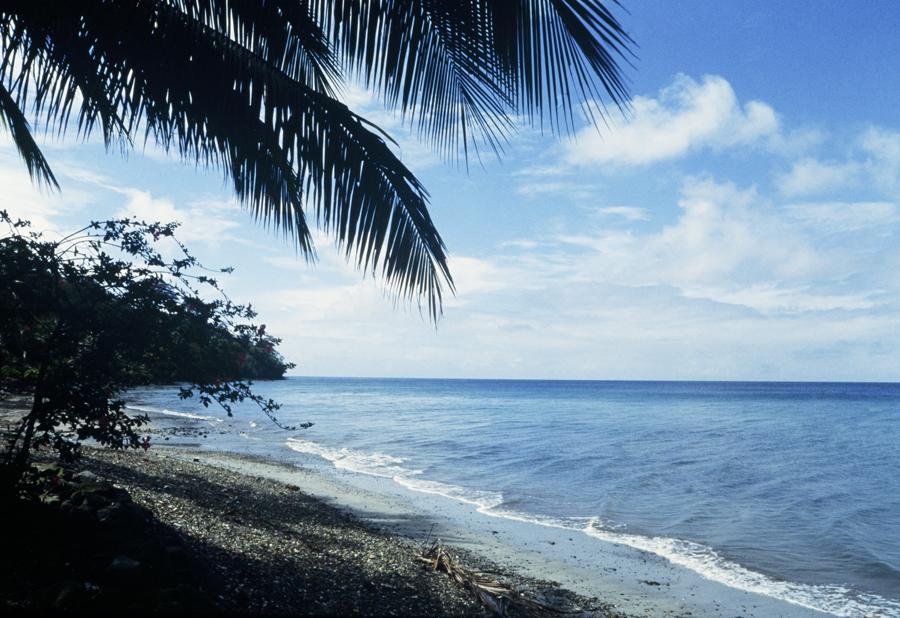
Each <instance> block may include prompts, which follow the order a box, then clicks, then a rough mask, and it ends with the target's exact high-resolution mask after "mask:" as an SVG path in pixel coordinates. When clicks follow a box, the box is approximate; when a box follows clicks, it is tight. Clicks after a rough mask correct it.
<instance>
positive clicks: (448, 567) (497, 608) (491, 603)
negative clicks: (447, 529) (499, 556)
mask: <svg viewBox="0 0 900 618" xmlns="http://www.w3.org/2000/svg"><path fill="white" fill-rule="evenodd" d="M419 560H421V561H422V562H424V563H425V564H426V565H428V566H429V567H431V569H432V570H434V571H444V572H445V573H447V574H448V575H449V576H450V577H451V578H452V579H453V581H455V582H456V583H457V584H460V585H461V586H463V587H464V588H467V589H468V590H471V591H472V593H473V594H474V595H475V596H476V597H477V598H478V599H479V600H480V601H481V602H482V603H483V604H484V605H486V606H487V607H488V608H490V609H491V610H492V611H493V612H494V613H496V614H497V615H498V616H507V615H509V614H508V612H509V610H510V609H511V608H515V609H517V610H519V612H520V613H521V614H524V615H525V616H533V617H535V618H539V617H545V616H560V615H562V614H567V613H569V612H566V611H563V610H559V609H556V608H554V607H550V606H549V605H545V604H544V603H541V602H540V601H536V600H534V599H531V598H529V597H527V596H525V595H524V594H522V593H521V592H519V591H518V590H516V589H514V588H512V587H511V586H508V585H506V584H503V583H501V582H498V581H497V580H495V579H491V578H490V577H488V576H486V575H484V574H483V573H479V572H477V571H470V570H469V569H466V568H464V567H462V566H460V565H459V563H457V562H456V560H454V559H453V556H451V555H450V552H448V551H447V548H445V547H444V546H443V545H441V544H440V543H437V542H435V543H433V544H432V545H431V547H430V548H428V549H427V550H425V551H424V552H422V555H421V556H420V557H419Z"/></svg>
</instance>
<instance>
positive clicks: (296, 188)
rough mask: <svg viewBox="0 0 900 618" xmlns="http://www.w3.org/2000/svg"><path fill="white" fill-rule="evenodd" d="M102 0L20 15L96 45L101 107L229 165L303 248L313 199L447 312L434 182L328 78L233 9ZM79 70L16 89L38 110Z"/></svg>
mask: <svg viewBox="0 0 900 618" xmlns="http://www.w3.org/2000/svg"><path fill="white" fill-rule="evenodd" d="M96 6H97V7H98V8H102V9H103V10H97V11H87V10H85V5H84V4H81V5H79V6H78V7H75V8H73V9H72V11H73V12H72V14H71V15H70V16H69V19H66V15H65V12H64V11H57V12H55V13H54V14H53V16H51V17H49V18H48V17H44V16H43V15H41V14H40V11H36V12H35V13H30V14H27V15H24V16H23V15H22V14H20V15H18V16H17V18H18V20H19V21H20V22H23V23H25V24H26V29H27V30H29V31H33V32H40V33H41V37H40V40H41V41H52V46H53V50H52V51H53V52H54V53H56V54H57V55H61V56H62V57H65V58H69V57H73V56H74V57H77V56H80V55H82V54H88V55H89V57H90V59H91V62H90V63H89V64H90V66H91V67H93V72H94V75H95V76H96V80H97V82H98V83H99V84H101V85H102V87H100V88H97V89H94V90H92V91H90V94H91V95H95V96H96V98H97V99H99V100H100V101H102V102H103V104H102V105H101V104H100V103H96V102H93V101H90V100H89V98H86V102H85V104H90V105H92V106H93V108H97V107H103V106H111V107H112V108H113V109H114V110H115V117H116V118H117V119H118V120H119V121H120V124H121V127H123V130H124V131H125V132H126V133H127V134H129V135H131V134H132V133H133V132H134V131H135V130H136V129H137V128H139V127H140V128H142V130H143V133H144V135H145V140H151V141H154V142H156V143H158V144H160V145H161V146H162V147H163V148H164V149H166V150H171V151H174V152H176V153H177V154H179V155H180V156H181V157H183V158H185V159H188V160H191V161H194V162H196V163H197V164H200V165H204V166H214V167H218V168H220V169H222V170H223V171H224V173H225V175H226V178H228V179H229V180H230V181H231V183H232V184H233V187H234V190H235V193H236V194H237V195H238V196H239V197H240V198H241V201H242V202H243V203H244V204H246V205H247V206H248V207H249V208H250V210H251V211H252V212H253V214H254V215H255V216H257V217H258V218H260V219H261V220H262V221H263V222H264V223H266V224H274V225H275V226H276V227H277V228H278V229H280V230H282V231H283V232H285V233H286V234H289V235H290V237H291V238H293V239H294V240H295V241H296V242H297V245H298V248H299V249H300V251H301V252H302V253H303V254H304V255H307V256H311V255H313V252H314V246H313V243H312V236H311V233H310V230H309V227H308V224H307V221H306V214H305V209H306V208H310V209H312V210H313V211H314V212H315V213H316V216H317V219H318V221H319V223H320V225H322V226H323V227H324V228H325V229H326V230H328V231H329V232H331V233H332V234H333V235H334V236H335V238H336V240H337V242H338V244H339V245H341V246H342V247H343V249H344V251H345V253H346V254H347V255H348V257H350V258H355V261H356V264H357V265H358V266H359V267H360V268H362V269H365V270H368V271H370V272H373V273H375V272H377V273H379V274H381V275H382V276H383V278H384V279H385V281H386V282H387V284H388V285H389V286H390V287H391V288H392V289H393V290H395V291H396V292H397V293H398V294H400V295H402V296H406V297H410V298H413V297H416V298H419V299H421V300H423V301H424V302H425V303H426V304H427V307H428V313H429V315H430V316H431V317H432V318H436V317H437V315H438V314H439V313H440V307H441V299H442V291H443V289H444V288H445V287H446V288H450V289H452V279H451V278H450V274H449V271H448V269H447V256H446V251H445V247H444V245H443V242H442V240H441V238H440V236H439V234H438V233H437V230H436V229H435V227H434V225H433V223H432V221H431V219H430V217H429V215H428V210H427V193H426V191H425V190H424V188H423V187H422V186H421V185H420V184H419V182H418V181H417V180H416V178H415V177H414V176H413V175H412V173H411V172H410V171H409V170H408V169H407V168H406V167H405V166H404V165H403V164H402V163H401V162H400V161H399V160H398V159H397V158H396V156H395V155H394V154H393V153H392V152H391V150H390V149H389V148H388V147H387V145H386V144H385V142H384V140H383V139H382V137H381V136H380V135H379V134H378V133H377V132H375V131H373V130H372V127H371V126H369V125H367V123H365V121H363V120H362V119H361V118H359V117H358V116H356V115H355V114H353V113H352V112H351V111H350V110H349V109H348V108H347V107H346V106H345V105H343V104H341V103H339V102H337V101H336V100H334V99H333V98H331V97H330V96H329V95H328V94H327V91H328V88H323V87H322V83H323V79H327V78H322V77H309V78H307V77H303V76H302V75H300V74H298V73H297V71H299V70H301V69H298V68H297V65H296V64H291V63H289V62H285V61H284V58H285V54H284V53H282V52H283V50H282V51H275V46H274V45H273V44H272V43H271V42H270V43H259V45H264V46H267V49H268V50H269V52H267V53H272V54H275V55H276V56H277V57H278V61H277V62H275V61H269V60H267V59H266V58H265V57H264V55H261V54H259V53H255V52H254V51H253V50H251V49H248V48H247V47H245V45H242V44H241V43H239V42H238V41H237V40H235V39H236V38H240V37H242V36H243V35H241V34H240V32H241V29H240V28H239V27H237V26H235V25H234V24H235V23H239V20H237V21H236V20H235V19H232V17H233V16H230V17H229V16H226V17H223V16H221V15H213V14H211V13H203V12H202V11H199V10H195V11H194V12H193V13H190V12H188V11H186V10H182V8H179V7H178V6H176V5H175V4H173V3H168V2H139V3H137V4H136V5H131V6H127V7H125V6H122V5H121V4H119V3H107V2H102V1H101V2H97V3H96ZM194 9H196V7H194ZM194 9H192V10H194ZM76 18H77V20H76ZM217 20H219V21H217ZM222 20H224V22H228V23H229V24H231V25H230V26H228V27H229V28H235V29H236V33H234V34H231V33H229V31H228V30H227V28H225V29H224V31H220V30H218V29H216V28H217V27H223V28H224V26H223V23H224V22H223V21H222ZM73 21H77V23H78V24H79V28H77V29H74V28H72V27H71V23H72V22H73ZM248 41H249V39H248V40H244V43H247V44H252V45H256V43H250V42H248ZM32 47H34V48H36V49H38V51H37V52H34V53H32V55H33V56H34V57H35V58H36V60H35V62H36V63H38V64H40V63H44V64H46V65H52V69H53V70H55V71H56V72H57V73H60V74H62V75H64V76H65V75H67V72H68V71H71V70H73V69H72V64H71V63H69V64H66V65H63V66H61V65H60V63H58V62H55V60H54V58H55V57H56V56H53V55H51V53H50V51H49V50H46V51H45V50H43V49H40V48H39V46H38V45H32ZM148 49H153V50H154V53H153V54H152V55H151V54H148V53H147V51H146V50H148ZM317 66H318V65H317ZM53 70H51V71H41V73H42V74H47V73H53ZM304 70H305V69H304ZM314 70H315V71H319V69H314ZM326 73H327V72H323V73H322V75H325V74H326ZM73 81H74V80H71V79H70V80H68V81H65V80H54V79H51V80H45V81H43V82H38V83H37V84H36V85H35V84H31V82H27V81H26V82H24V85H23V86H22V88H20V97H21V99H23V100H25V99H27V97H28V95H29V85H31V90H33V101H34V107H35V108H36V109H43V108H44V107H47V106H49V107H52V108H53V109H59V108H64V107H65V105H66V102H67V101H69V94H70V91H69V90H67V89H66V88H67V87H68V85H69V84H70V83H73ZM320 88H321V89H320ZM323 91H324V92H323ZM60 101H61V102H62V103H58V102H60ZM69 105H70V106H71V105H72V104H71V103H69ZM62 118H63V119H64V120H65V119H67V118H68V112H65V115H64V116H62ZM95 120H96V118H95V117H88V116H86V115H85V120H84V122H83V123H82V124H83V126H85V127H86V130H87V131H90V130H91V129H92V128H93V126H94V124H93V123H94V121H95Z"/></svg>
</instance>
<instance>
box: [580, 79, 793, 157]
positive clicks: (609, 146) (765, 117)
mask: <svg viewBox="0 0 900 618" xmlns="http://www.w3.org/2000/svg"><path fill="white" fill-rule="evenodd" d="M778 132H779V120H778V116H777V115H776V113H775V111H774V110H773V109H772V108H771V107H770V106H769V105H767V104H765V103H763V102H761V101H749V102H747V103H745V104H744V105H743V106H741V104H740V102H739V101H738V99H737V96H736V95H735V92H734V90H733V89H732V87H731V85H730V84H729V83H728V81H726V80H725V79H724V78H722V77H718V76H706V77H704V78H703V79H702V80H701V81H700V82H697V81H695V80H693V79H691V78H690V77H688V76H686V75H679V76H677V77H676V78H675V81H674V82H673V83H672V84H671V85H670V86H668V87H666V88H664V89H663V90H661V91H660V93H659V96H658V98H656V99H651V98H647V97H636V98H635V99H634V102H633V114H632V116H631V117H630V119H628V120H627V121H622V122H619V123H617V124H614V125H613V126H612V128H611V129H609V130H607V131H601V132H598V131H597V130H595V129H594V128H593V127H589V128H586V129H583V130H582V131H580V132H579V133H578V135H577V136H576V139H575V140H574V141H573V142H572V143H570V145H569V146H568V148H567V149H566V153H565V159H566V161H567V162H569V163H570V164H596V163H601V164H602V163H608V164H613V165H644V164H649V163H653V162H656V161H662V160H665V159H672V158H675V157H680V156H683V155H685V154H688V153H689V152H691V151H696V150H699V149H702V148H715V149H721V148H728V147H733V146H738V145H747V144H754V143H757V142H759V141H761V140H763V139H765V138H771V137H773V136H777V135H778Z"/></svg>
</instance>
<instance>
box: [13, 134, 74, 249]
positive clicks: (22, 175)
mask: <svg viewBox="0 0 900 618" xmlns="http://www.w3.org/2000/svg"><path fill="white" fill-rule="evenodd" d="M0 135H2V133H0ZM0 187H3V198H2V200H0V210H6V211H7V212H8V213H9V214H10V216H12V217H13V218H20V219H25V220H28V221H31V224H32V229H34V230H35V231H44V232H49V233H60V232H64V231H66V229H65V226H63V227H60V225H61V224H60V218H61V217H63V216H65V215H71V214H72V213H73V212H77V211H80V210H82V209H84V207H85V206H87V205H88V204H90V203H91V196H90V195H89V194H87V193H86V192H84V191H80V190H78V189H75V188H71V187H66V188H65V189H64V190H63V191H53V190H50V189H48V188H46V187H39V186H37V185H35V183H34V182H32V181H31V179H30V178H29V177H28V173H27V172H26V171H25V164H24V163H22V161H21V159H19V157H18V155H17V153H15V152H14V151H13V150H12V147H11V146H0Z"/></svg>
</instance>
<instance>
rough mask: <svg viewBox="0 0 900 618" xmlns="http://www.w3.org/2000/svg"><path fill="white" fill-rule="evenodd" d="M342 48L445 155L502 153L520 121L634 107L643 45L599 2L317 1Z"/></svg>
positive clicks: (560, 122)
mask: <svg viewBox="0 0 900 618" xmlns="http://www.w3.org/2000/svg"><path fill="white" fill-rule="evenodd" d="M310 4H311V6H312V7H313V11H314V13H315V14H316V15H317V16H318V19H319V20H320V21H321V23H322V24H323V27H324V28H325V30H326V32H327V33H328V35H329V36H330V37H331V38H332V39H333V40H334V41H335V42H336V48H335V49H336V52H337V53H338V54H339V55H340V57H341V59H342V60H343V61H344V62H345V63H346V64H347V65H348V66H349V67H350V69H351V70H352V71H354V72H356V73H358V74H360V75H361V76H362V78H363V80H364V82H365V84H366V85H368V86H370V87H372V88H374V89H376V90H378V91H380V92H381V93H382V94H383V95H384V99H385V102H386V103H387V104H388V105H390V106H391V107H398V108H399V109H400V111H401V112H402V113H403V114H405V115H406V116H408V117H409V118H410V119H411V121H412V119H413V118H416V120H415V121H414V122H415V124H416V125H417V127H418V129H419V132H420V134H421V135H423V136H424V137H426V138H428V139H429V140H430V141H431V142H432V143H433V144H434V145H436V146H437V147H439V148H440V149H441V150H442V151H444V152H446V153H449V154H451V155H453V154H462V155H463V156H467V155H468V152H469V150H468V149H469V146H470V145H471V146H473V147H475V148H478V145H479V144H486V145H487V146H488V147H489V148H490V149H492V150H493V151H495V152H498V153H499V151H500V150H501V149H502V145H503V143H504V142H505V141H506V138H507V137H508V135H509V133H510V131H511V129H512V128H513V124H514V123H513V120H512V118H511V116H514V115H524V116H525V117H526V118H528V119H530V120H531V121H532V122H536V123H539V124H541V126H543V124H544V121H545V120H546V121H547V122H548V124H549V125H550V127H551V128H552V129H553V130H555V131H572V130H573V129H574V128H575V124H576V122H575V118H574V115H573V110H575V109H576V108H577V107H578V104H579V103H581V102H582V101H584V102H587V104H588V106H587V109H588V111H589V113H590V114H591V116H592V118H593V119H594V121H596V120H598V118H596V117H594V114H595V113H597V114H598V115H601V116H602V115H604V114H605V113H606V110H605V104H604V102H603V101H604V100H606V99H608V100H610V101H612V103H613V104H614V105H616V106H619V107H626V106H627V102H628V90H627V85H626V83H625V80H624V77H623V75H622V71H621V69H620V67H619V62H620V61H624V62H627V61H628V58H629V56H630V54H631V53H632V52H631V48H632V46H633V44H634V43H633V41H632V40H631V38H630V37H629V36H628V34H627V33H626V32H625V30H624V28H623V27H622V25H621V24H620V23H619V22H618V20H617V19H616V18H615V16H614V15H613V14H612V13H611V12H610V11H609V10H608V9H607V8H606V6H605V5H604V4H603V3H602V2H599V1H598V0H580V1H579V0H310Z"/></svg>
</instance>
